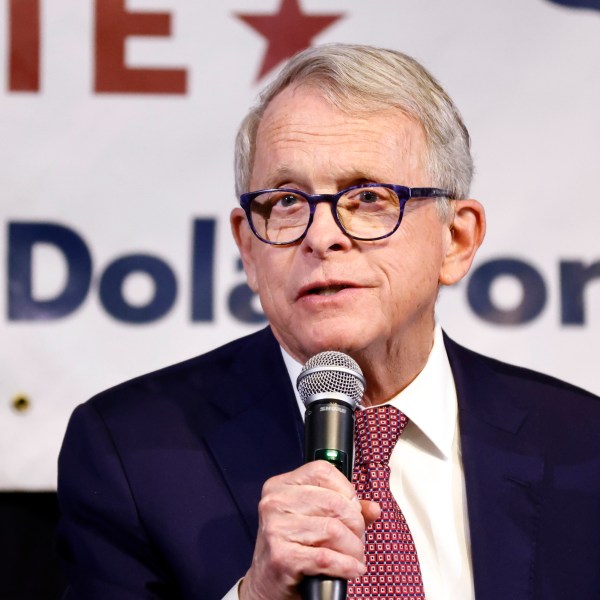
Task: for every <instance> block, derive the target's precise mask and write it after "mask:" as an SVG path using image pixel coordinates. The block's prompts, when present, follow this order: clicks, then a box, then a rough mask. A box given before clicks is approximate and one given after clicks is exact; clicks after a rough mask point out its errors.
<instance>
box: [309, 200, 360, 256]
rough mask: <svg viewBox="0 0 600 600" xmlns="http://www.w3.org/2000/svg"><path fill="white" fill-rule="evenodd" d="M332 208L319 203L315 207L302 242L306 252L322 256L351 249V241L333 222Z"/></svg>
mask: <svg viewBox="0 0 600 600" xmlns="http://www.w3.org/2000/svg"><path fill="white" fill-rule="evenodd" d="M332 206H333V205H332V204H330V203H329V202H319V203H318V204H317V206H316V207H315V212H314V215H313V220H312V223H311V225H310V227H309V228H308V231H307V232H306V236H305V237H304V239H303V240H302V246H303V248H304V249H305V251H306V252H308V253H314V254H317V255H318V256H324V255H326V254H327V253H329V252H335V251H339V250H348V249H349V248H351V247H352V240H351V239H350V238H349V237H348V236H347V235H346V234H345V233H344V232H343V231H342V230H341V229H340V227H339V226H338V224H337V223H336V222H335V219H334V217H333V212H332Z"/></svg>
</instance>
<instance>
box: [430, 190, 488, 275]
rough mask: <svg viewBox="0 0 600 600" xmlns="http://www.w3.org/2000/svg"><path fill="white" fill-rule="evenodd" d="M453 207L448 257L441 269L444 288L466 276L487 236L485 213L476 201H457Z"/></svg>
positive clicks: (449, 227) (449, 226)
mask: <svg viewBox="0 0 600 600" xmlns="http://www.w3.org/2000/svg"><path fill="white" fill-rule="evenodd" d="M453 208H454V217H453V218H452V221H451V222H450V224H449V225H448V232H447V234H448V240H447V247H446V256H445V258H444V262H443V263H442V268H441V269H440V276H439V282H440V284H441V285H453V284H454V283H457V282H458V281H460V280H461V279H462V278H463V277H464V276H465V275H466V274H467V272H468V271H469V269H470V268H471V264H472V262H473V259H474V258H475V253H476V252H477V249H478V248H479V246H481V243H482V242H483V238H484V236H485V210H484V208H483V206H482V205H481V204H480V203H479V202H477V200H454V201H453Z"/></svg>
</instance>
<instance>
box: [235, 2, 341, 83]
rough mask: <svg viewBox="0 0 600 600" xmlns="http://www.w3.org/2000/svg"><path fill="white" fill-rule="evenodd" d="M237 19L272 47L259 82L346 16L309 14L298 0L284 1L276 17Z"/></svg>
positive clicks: (241, 16)
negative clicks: (302, 8) (301, 7)
mask: <svg viewBox="0 0 600 600" xmlns="http://www.w3.org/2000/svg"><path fill="white" fill-rule="evenodd" d="M235 16H236V17H237V18H238V19H241V20H242V21H244V23H246V24H247V25H250V27H252V29H254V30H255V31H257V32H258V33H260V35H262V36H263V37H264V38H266V39H267V40H268V43H269V45H268V46H267V50H266V52H265V55H264V57H263V61H262V65H261V66H260V71H259V73H258V75H257V76H256V81H258V80H259V79H261V78H262V77H264V76H265V75H266V74H267V73H269V71H271V70H272V69H274V68H275V67H276V66H277V65H278V64H279V63H281V62H282V61H284V60H285V59H286V58H290V56H293V55H294V54H296V52H300V51H301V50H304V49H305V48H308V47H309V46H310V45H311V42H312V39H313V38H314V37H315V36H316V35H317V34H318V33H320V32H321V31H323V30H324V29H326V28H327V27H329V26H330V25H331V24H332V23H335V21H337V20H338V19H340V18H341V17H343V14H342V13H339V14H335V15H334V14H329V15H323V14H320V15H307V14H305V13H303V12H302V10H301V9H300V6H299V0H282V2H281V6H280V7H279V12H278V13H276V14H274V15H265V14H262V15H261V14H248V13H236V15H235Z"/></svg>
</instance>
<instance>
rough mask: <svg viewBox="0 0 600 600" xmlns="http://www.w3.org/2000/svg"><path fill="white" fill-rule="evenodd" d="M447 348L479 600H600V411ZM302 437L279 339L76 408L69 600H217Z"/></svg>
mask: <svg viewBox="0 0 600 600" xmlns="http://www.w3.org/2000/svg"><path fill="white" fill-rule="evenodd" d="M445 344H446V350H447V352H448V357H449V359H450V364H451V367H452V371H453V375H454V379H455V383H456V388H457V395H458V402H459V424H460V433H461V449H462V457H463V464H464V472H465V481H466V491H467V504H468V513H469V528H470V537H471V547H472V560H473V573H474V580H475V591H476V597H477V599H478V600H500V599H502V600H506V599H508V598H510V599H511V600H525V599H536V600H554V599H561V600H562V599H564V600H571V599H573V598H582V599H586V600H587V599H592V598H600V402H599V399H598V398H597V397H596V396H593V395H592V394H589V393H587V392H584V391H582V390H579V389H577V388H575V387H573V386H570V385H568V384H565V383H563V382H561V381H558V380H556V379H553V378H550V377H547V376H544V375H541V374H539V373H535V372H532V371H529V370H525V369H521V368H518V367H514V366H510V365H507V364H504V363H501V362H498V361H495V360H492V359H490V358H486V357H483V356H481V355H479V354H476V353H474V352H471V351H469V350H467V349H465V348H463V347H461V346H459V345H457V344H456V343H454V342H453V341H452V340H450V339H448V338H447V337H446V338H445ZM303 435H304V434H303V423H302V419H301V416H300V414H299V410H298V407H297V404H296V400H295V396H294V390H293V388H292V383H291V382H290V380H289V377H288V374H287V370H286V368H285V365H284V362H283V359H282V356H281V352H280V349H279V346H278V344H277V342H276V341H275V339H274V337H273V335H272V333H271V331H270V329H268V328H267V329H264V330H262V331H260V332H258V333H256V334H253V335H250V336H247V337H245V338H242V339H239V340H236V341H234V342H232V343H230V344H228V345H226V346H223V347H221V348H218V349H216V350H214V351H212V352H210V353H208V354H204V355H202V356H200V357H197V358H194V359H191V360H189V361H186V362H184V363H180V364H178V365H174V366H172V367H168V368H166V369H163V370H161V371H157V372H155V373H151V374H149V375H145V376H142V377H139V378H137V379H134V380H132V381H129V382H126V383H124V384H121V385H119V386H117V387H114V388H112V389H110V390H107V391H105V392H103V393H102V394H99V395H98V396H96V397H94V398H92V399H91V400H90V401H89V402H87V403H85V404H83V405H81V406H79V407H78V408H77V409H76V410H75V412H74V414H73V416H72V418H71V421H70V424H69V427H68V430H67V434H66V437H65V441H64V444H63V449H62V451H61V456H60V463H59V489H58V493H59V501H60V505H61V510H62V513H63V518H62V520H61V524H60V527H59V534H58V540H57V545H58V550H59V553H60V554H61V556H62V559H63V562H64V564H65V565H66V569H67V571H68V575H69V578H70V580H71V586H70V588H69V591H68V592H67V596H66V598H68V599H70V600H74V599H78V600H96V599H103V600H108V599H110V600H127V599H134V598H135V599H139V598H169V599H171V598H185V599H195V600H217V599H219V598H221V597H222V596H223V595H224V594H225V593H226V592H227V591H228V590H229V589H230V587H231V586H232V585H233V584H234V583H235V582H236V581H237V579H239V578H240V577H242V576H243V575H244V573H245V572H246V570H247V569H248V567H249V566H250V563H251V558H252V552H253V548H254V540H255V538H256V532H257V529H258V514H257V505H258V501H259V498H260V494H261V489H262V485H263V483H264V482H265V480H266V479H268V478H269V477H271V476H273V475H276V474H280V473H283V472H286V471H290V470H292V469H295V468H296V467H298V466H299V465H300V464H302V462H303Z"/></svg>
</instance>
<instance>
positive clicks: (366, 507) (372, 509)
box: [360, 500, 381, 528]
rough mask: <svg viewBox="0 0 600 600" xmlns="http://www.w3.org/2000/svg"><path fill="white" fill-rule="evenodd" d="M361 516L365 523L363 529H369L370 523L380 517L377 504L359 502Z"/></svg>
mask: <svg viewBox="0 0 600 600" xmlns="http://www.w3.org/2000/svg"><path fill="white" fill-rule="evenodd" d="M360 505H361V509H362V516H363V519H364V521H365V528H366V527H369V525H371V524H372V523H374V522H375V521H377V519H379V517H381V507H380V506H379V504H377V502H371V501H370V500H361V501H360Z"/></svg>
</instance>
